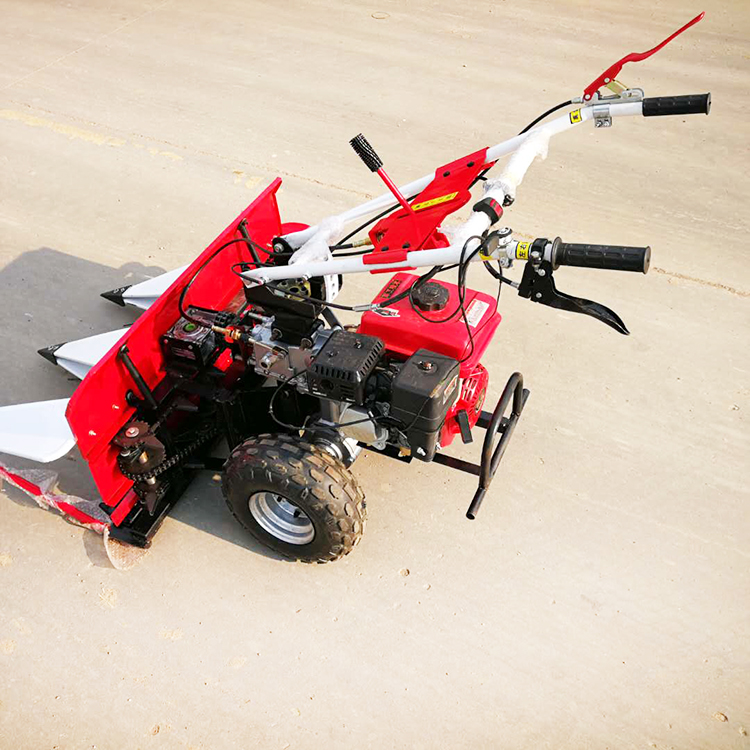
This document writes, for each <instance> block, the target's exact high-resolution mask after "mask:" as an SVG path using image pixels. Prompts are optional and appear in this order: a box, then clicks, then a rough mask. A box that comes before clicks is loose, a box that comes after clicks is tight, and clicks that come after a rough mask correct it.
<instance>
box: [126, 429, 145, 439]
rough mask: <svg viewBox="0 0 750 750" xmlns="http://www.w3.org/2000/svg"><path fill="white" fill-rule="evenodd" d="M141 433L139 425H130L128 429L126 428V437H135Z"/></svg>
mask: <svg viewBox="0 0 750 750" xmlns="http://www.w3.org/2000/svg"><path fill="white" fill-rule="evenodd" d="M140 434H141V431H140V430H139V429H138V428H137V427H128V429H127V430H125V437H129V438H134V437H138V435H140Z"/></svg>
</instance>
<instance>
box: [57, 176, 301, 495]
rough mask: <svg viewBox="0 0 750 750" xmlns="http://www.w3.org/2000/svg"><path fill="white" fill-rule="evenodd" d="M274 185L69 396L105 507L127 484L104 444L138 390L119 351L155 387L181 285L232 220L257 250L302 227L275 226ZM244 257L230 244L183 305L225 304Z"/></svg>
mask: <svg viewBox="0 0 750 750" xmlns="http://www.w3.org/2000/svg"><path fill="white" fill-rule="evenodd" d="M280 186H281V179H280V178H277V179H276V180H274V181H273V182H272V183H271V184H270V185H269V186H268V187H267V188H266V189H265V190H264V191H263V192H262V193H261V194H260V195H259V196H258V197H257V198H256V199H255V200H254V201H253V202H252V203H251V204H250V205H249V206H248V207H247V208H246V209H245V210H244V211H243V212H242V213H241V214H240V215H239V216H238V217H237V218H236V219H235V220H234V221H233V222H232V223H231V224H230V225H229V226H228V227H227V228H226V229H225V230H224V231H223V232H222V233H221V234H220V235H219V236H218V237H217V238H216V239H215V240H214V241H213V242H212V243H211V244H210V245H209V246H208V247H207V248H206V249H205V250H204V251H203V252H202V253H201V254H200V255H199V256H198V257H197V258H196V259H195V261H193V263H191V264H190V266H189V267H188V268H187V269H186V270H185V272H184V273H182V274H181V275H180V277H179V278H178V279H177V280H176V281H175V282H174V283H173V284H172V286H170V287H169V289H168V290H167V291H166V292H164V294H162V295H161V297H159V299H158V300H157V301H156V302H154V304H153V305H151V307H150V308H149V309H148V310H147V311H146V312H144V313H143V314H142V315H141V316H140V317H139V318H138V320H137V321H136V322H135V323H134V324H133V325H132V326H131V327H130V329H128V332H127V334H126V335H125V336H124V337H123V338H122V339H121V340H120V342H119V343H118V345H117V346H116V347H115V348H113V349H112V350H110V351H109V352H108V353H107V354H106V355H105V356H104V357H103V358H102V359H101V360H100V361H99V362H98V363H97V364H96V365H94V367H92V368H91V370H90V371H89V373H88V375H87V376H86V377H85V378H84V379H83V381H82V382H81V384H80V385H79V386H78V388H77V389H76V391H75V393H74V394H73V397H72V398H71V399H70V403H69V404H68V409H67V412H66V416H67V419H68V423H69V424H70V427H71V430H72V431H73V434H74V435H75V437H76V441H77V442H78V447H79V449H80V451H81V454H82V455H83V457H84V458H85V459H86V461H87V462H88V464H89V468H90V469H91V473H92V475H93V477H94V481H95V482H96V486H97V488H98V489H99V492H100V494H101V497H102V500H103V501H104V503H105V504H106V505H108V506H115V505H117V504H118V503H119V502H120V500H121V499H122V498H123V496H124V495H125V494H126V492H128V490H129V489H130V487H131V486H132V482H131V481H130V480H129V479H127V478H126V477H124V476H123V475H122V474H121V473H120V471H119V470H118V468H117V453H118V450H117V449H116V448H115V447H113V446H112V444H111V441H112V438H113V437H114V436H115V434H116V433H117V432H118V431H119V430H120V428H121V427H122V426H123V425H124V424H125V423H126V422H127V421H128V420H129V419H130V417H131V416H132V415H133V412H134V410H133V408H132V407H130V406H129V405H128V404H127V402H126V400H125V395H126V393H127V392H128V391H129V390H133V391H134V392H135V393H137V392H138V391H137V388H136V387H135V384H134V383H133V382H132V380H131V378H130V375H129V374H128V372H127V370H126V369H125V367H124V365H123V364H122V362H121V360H120V358H119V357H118V354H117V352H118V350H119V348H120V347H121V346H122V345H123V344H127V346H128V350H129V354H130V358H131V359H132V361H133V363H134V364H135V366H136V367H137V368H138V370H139V372H140V373H141V375H142V376H143V378H144V380H145V381H146V383H147V385H148V386H149V387H150V388H151V389H152V390H154V389H155V388H156V387H157V386H158V385H159V384H160V383H161V381H162V380H163V378H164V376H165V370H164V362H163V359H162V352H161V348H160V344H159V342H160V338H161V335H162V334H163V333H165V332H166V331H167V330H168V329H169V328H170V327H171V326H172V325H173V324H174V323H175V321H176V320H177V319H178V317H179V308H178V300H179V297H180V293H181V291H182V289H183V287H184V286H185V285H186V284H187V283H188V282H189V281H190V279H191V278H193V276H194V275H195V273H196V271H198V269H199V268H200V267H201V265H202V264H203V263H204V262H205V261H207V260H208V258H210V257H211V255H212V254H213V253H214V252H215V251H216V250H217V248H218V247H220V246H221V245H223V244H224V243H226V242H228V241H229V240H232V239H236V238H239V237H241V235H240V233H239V232H238V231H237V225H238V224H239V222H240V221H241V220H242V219H247V222H248V231H249V233H250V236H251V237H252V238H253V240H254V241H255V242H257V243H258V244H259V245H261V246H263V247H270V242H271V240H272V238H273V237H275V236H277V235H279V234H282V233H283V232H284V231H295V230H296V229H299V228H304V226H305V225H300V224H294V225H285V226H282V224H281V219H280V217H279V209H278V205H277V202H276V192H277V190H278V189H279V187H280ZM266 257H268V256H267V255H265V256H263V257H261V260H264V259H265V258H266ZM249 258H250V256H249V253H248V252H247V250H246V248H245V246H244V244H243V243H237V244H235V245H230V246H229V247H228V248H227V249H225V250H224V251H222V252H221V253H219V254H218V255H217V256H216V257H215V258H213V259H212V260H211V261H210V262H208V263H207V265H206V266H205V268H204V269H203V270H202V271H201V272H200V274H199V275H198V276H197V278H196V279H195V281H194V282H193V284H192V286H191V287H190V291H189V292H188V295H187V297H188V298H187V299H186V300H185V302H186V304H195V305H203V306H207V307H212V308H214V309H217V308H218V309H222V308H223V307H226V306H227V305H228V304H229V303H230V302H231V301H232V299H233V298H234V297H235V296H237V295H238V294H240V293H241V287H242V282H241V281H240V279H239V278H238V277H237V276H236V275H235V274H234V273H232V272H231V266H232V264H234V263H238V262H240V261H248V260H249ZM118 507H119V506H118Z"/></svg>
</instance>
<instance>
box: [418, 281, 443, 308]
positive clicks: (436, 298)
mask: <svg viewBox="0 0 750 750" xmlns="http://www.w3.org/2000/svg"><path fill="white" fill-rule="evenodd" d="M449 298H450V293H449V292H448V290H447V289H446V288H445V287H444V286H443V285H442V284H438V283H437V282H436V281H428V282H427V283H426V284H422V285H421V286H417V288H416V289H415V290H414V291H413V292H412V299H413V300H414V304H415V305H416V306H417V307H418V308H419V309H420V310H424V311H426V312H435V311H437V310H443V309H445V306H446V305H447V304H448V299H449Z"/></svg>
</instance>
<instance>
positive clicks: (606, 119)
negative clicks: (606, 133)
mask: <svg viewBox="0 0 750 750" xmlns="http://www.w3.org/2000/svg"><path fill="white" fill-rule="evenodd" d="M591 114H592V115H593V118H594V127H595V128H610V127H612V115H610V113H609V104H595V105H594V106H593V107H592V108H591Z"/></svg>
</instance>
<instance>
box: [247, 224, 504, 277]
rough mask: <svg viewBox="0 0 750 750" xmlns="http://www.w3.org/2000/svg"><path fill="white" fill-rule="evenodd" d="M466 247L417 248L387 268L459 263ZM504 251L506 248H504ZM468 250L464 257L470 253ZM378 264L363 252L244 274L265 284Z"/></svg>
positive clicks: (358, 270)
mask: <svg viewBox="0 0 750 750" xmlns="http://www.w3.org/2000/svg"><path fill="white" fill-rule="evenodd" d="M481 215H482V216H484V217H485V219H486V220H487V223H489V218H487V216H486V214H481ZM517 244H518V243H517V241H516V240H512V241H511V243H510V245H509V246H508V248H509V250H508V257H511V256H510V249H512V250H513V251H514V252H515V248H516V245H517ZM475 247H476V242H474V243H469V245H468V246H467V252H466V254H468V253H469V252H470V251H471V250H473V249H474V248H475ZM462 250H463V243H462V244H460V245H450V246H448V247H439V248H436V249H434V250H415V251H413V252H410V253H407V254H406V260H404V261H399V262H397V263H394V262H390V263H383V264H381V265H382V266H385V268H387V269H393V270H394V271H395V270H398V269H399V268H420V267H422V266H442V265H449V264H452V263H458V261H459V260H460V259H461V252H462ZM502 252H503V254H505V252H506V250H505V249H503V251H502ZM466 254H465V255H464V257H466ZM473 260H481V258H480V257H479V255H476V256H475V257H474V258H473ZM379 269H380V266H378V265H365V263H364V261H363V260H362V256H361V255H360V256H355V257H352V258H336V257H334V258H331V260H320V261H318V262H317V263H298V264H297V265H295V266H271V267H268V268H258V269H255V270H252V271H246V272H245V273H243V274H242V276H243V277H244V278H245V279H246V280H247V281H249V282H251V283H261V284H264V283H266V282H268V281H270V282H274V281H279V280H281V279H293V278H299V277H304V278H312V277H313V276H323V275H324V274H331V273H334V274H347V273H363V272H366V271H373V270H379Z"/></svg>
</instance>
